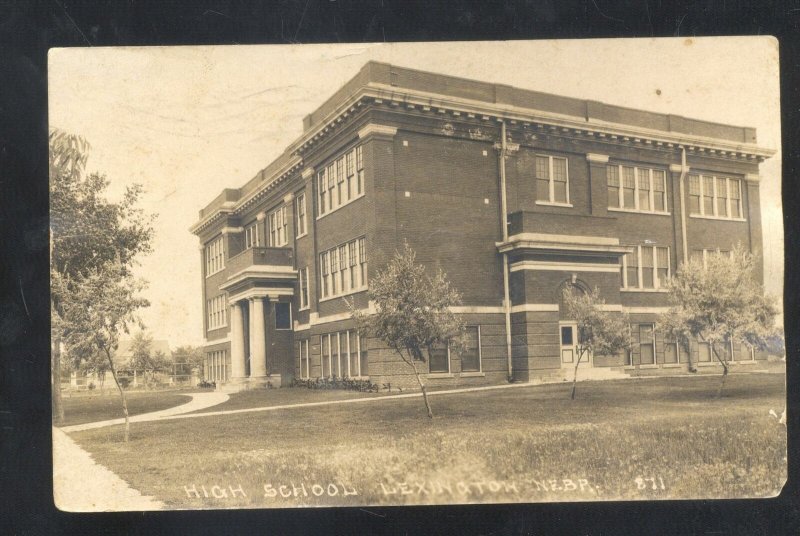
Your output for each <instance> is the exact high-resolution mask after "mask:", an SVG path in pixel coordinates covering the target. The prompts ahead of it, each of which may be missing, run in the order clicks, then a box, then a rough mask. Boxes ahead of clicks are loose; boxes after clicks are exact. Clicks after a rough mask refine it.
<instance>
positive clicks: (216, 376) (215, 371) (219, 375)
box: [203, 350, 230, 382]
mask: <svg viewBox="0 0 800 536" xmlns="http://www.w3.org/2000/svg"><path fill="white" fill-rule="evenodd" d="M204 361H205V362H204V363H203V369H204V371H205V374H204V376H205V379H206V380H208V381H212V382H217V381H226V380H227V379H228V369H229V368H230V364H229V362H228V352H226V351H225V350H217V351H215V352H207V353H206V358H205V360H204Z"/></svg>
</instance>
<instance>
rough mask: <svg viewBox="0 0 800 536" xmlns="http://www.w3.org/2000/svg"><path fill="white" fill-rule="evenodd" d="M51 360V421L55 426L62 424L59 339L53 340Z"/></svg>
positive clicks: (62, 406)
mask: <svg viewBox="0 0 800 536" xmlns="http://www.w3.org/2000/svg"><path fill="white" fill-rule="evenodd" d="M52 355H53V358H52V360H51V361H50V367H51V381H52V384H53V389H52V391H53V420H54V421H55V424H61V423H62V422H64V404H63V403H62V402H61V338H60V337H56V338H55V340H53V352H52Z"/></svg>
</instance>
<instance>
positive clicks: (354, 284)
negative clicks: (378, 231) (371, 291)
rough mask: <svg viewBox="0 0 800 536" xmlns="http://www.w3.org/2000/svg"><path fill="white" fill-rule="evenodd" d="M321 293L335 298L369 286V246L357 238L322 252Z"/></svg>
mask: <svg viewBox="0 0 800 536" xmlns="http://www.w3.org/2000/svg"><path fill="white" fill-rule="evenodd" d="M319 262H320V267H321V271H320V278H321V279H320V289H321V291H320V295H321V297H322V298H333V297H335V296H343V295H345V294H351V293H353V292H359V291H362V290H366V288H367V247H366V239H365V238H363V237H362V238H357V239H355V240H351V241H350V242H347V243H345V244H341V245H339V246H336V247H334V248H331V249H329V250H328V251H325V252H323V253H321V254H320V261H319Z"/></svg>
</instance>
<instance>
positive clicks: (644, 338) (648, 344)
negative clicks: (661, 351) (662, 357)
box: [639, 324, 656, 365]
mask: <svg viewBox="0 0 800 536" xmlns="http://www.w3.org/2000/svg"><path fill="white" fill-rule="evenodd" d="M653 335H654V333H653V324H639V349H640V354H639V355H640V362H641V364H642V365H652V364H654V363H655V362H656V361H655V344H654V343H655V339H654V337H653Z"/></svg>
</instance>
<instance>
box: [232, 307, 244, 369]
mask: <svg viewBox="0 0 800 536" xmlns="http://www.w3.org/2000/svg"><path fill="white" fill-rule="evenodd" d="M244 371H245V367H244V320H243V314H242V306H241V305H239V302H235V303H232V304H231V380H232V381H242V380H244V378H245V375H244Z"/></svg>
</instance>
